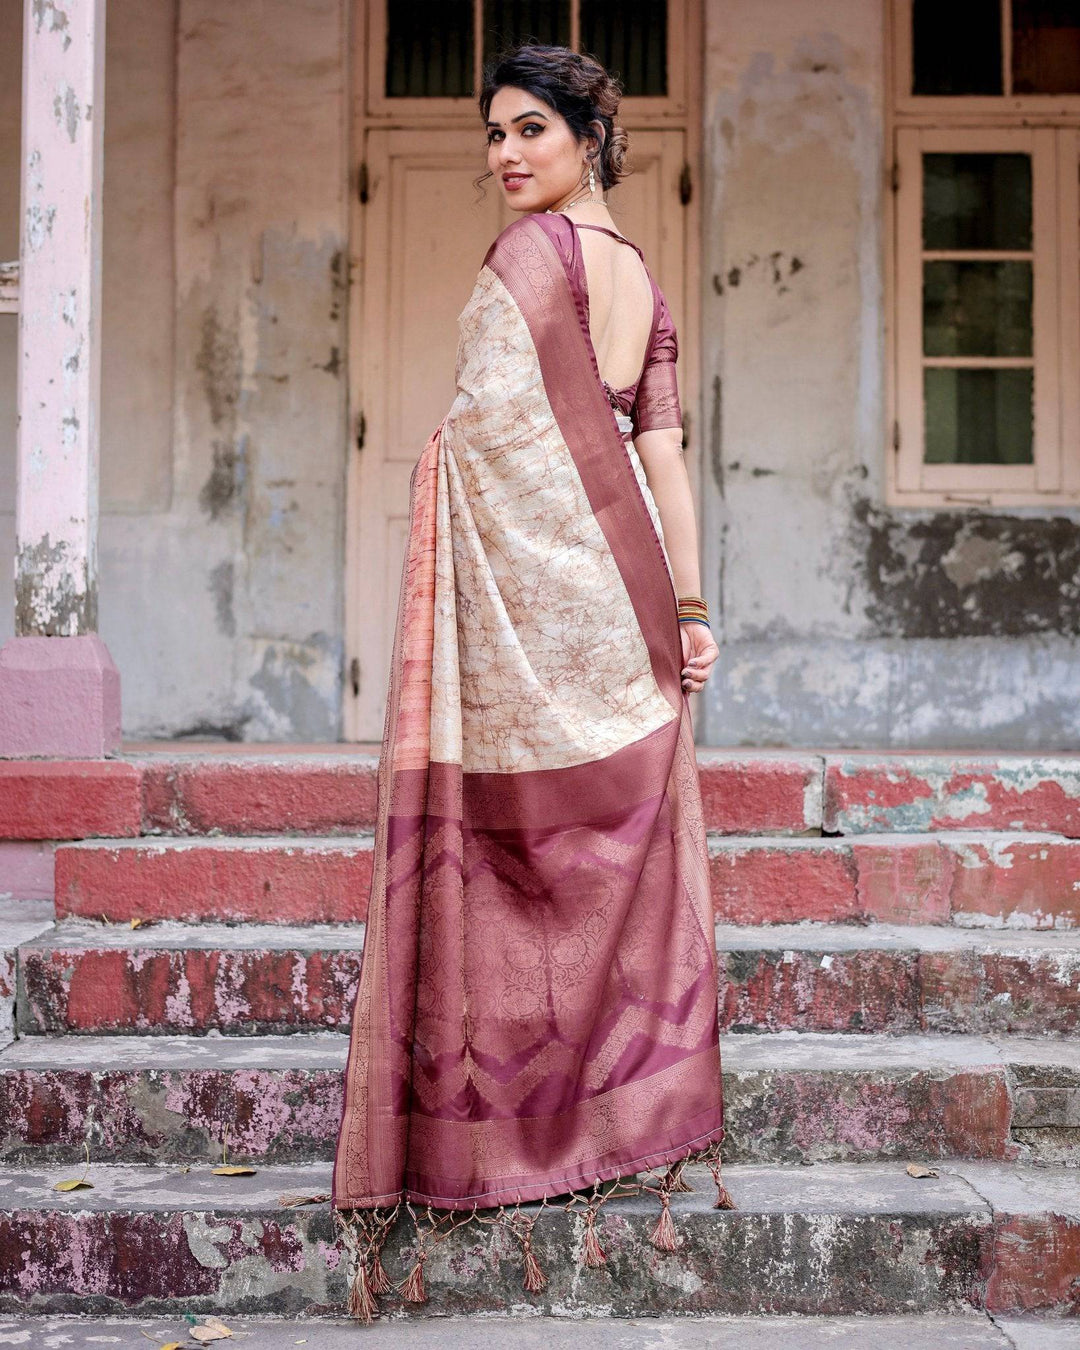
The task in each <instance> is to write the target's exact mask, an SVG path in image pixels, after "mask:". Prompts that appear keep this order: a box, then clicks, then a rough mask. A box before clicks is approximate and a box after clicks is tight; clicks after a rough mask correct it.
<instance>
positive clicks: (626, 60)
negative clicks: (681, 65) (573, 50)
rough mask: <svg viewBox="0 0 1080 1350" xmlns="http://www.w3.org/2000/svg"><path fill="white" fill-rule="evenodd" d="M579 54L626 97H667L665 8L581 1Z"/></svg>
mask: <svg viewBox="0 0 1080 1350" xmlns="http://www.w3.org/2000/svg"><path fill="white" fill-rule="evenodd" d="M581 50H582V51H583V52H588V53H589V55H590V56H595V57H596V59H597V60H598V61H600V62H601V63H602V64H603V65H604V66H605V67H606V68H607V69H608V70H609V71H611V73H612V74H613V75H614V76H616V78H617V79H618V80H620V81H621V83H622V86H623V90H624V92H625V93H626V94H628V95H634V96H636V97H637V96H654V97H662V96H663V95H665V94H666V93H667V5H666V4H665V3H656V0H581Z"/></svg>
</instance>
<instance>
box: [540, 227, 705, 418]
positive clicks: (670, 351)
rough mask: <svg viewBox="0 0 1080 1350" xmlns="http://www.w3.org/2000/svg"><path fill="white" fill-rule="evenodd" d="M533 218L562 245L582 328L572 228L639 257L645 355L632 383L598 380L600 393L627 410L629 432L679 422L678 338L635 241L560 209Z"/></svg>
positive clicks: (583, 306)
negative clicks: (644, 287) (646, 309)
mask: <svg viewBox="0 0 1080 1350" xmlns="http://www.w3.org/2000/svg"><path fill="white" fill-rule="evenodd" d="M538 219H540V220H542V221H543V222H544V223H545V224H549V222H550V223H551V226H553V228H550V233H551V234H552V235H553V237H554V239H555V241H556V242H557V243H558V244H559V245H560V246H561V248H562V250H563V257H564V261H565V262H566V265H567V272H568V275H569V277H570V285H571V288H572V289H573V290H574V291H575V299H576V300H577V301H578V308H579V310H580V311H581V312H583V313H584V317H585V327H586V332H588V320H589V284H588V280H587V278H586V275H585V264H584V261H583V259H582V256H581V241H580V240H579V239H578V235H577V231H578V230H579V229H580V230H600V231H602V232H603V233H604V234H608V235H610V236H611V237H612V239H618V240H619V241H620V242H621V243H624V244H629V246H630V247H631V248H632V249H634V250H635V251H636V253H637V255H638V257H639V258H640V259H641V261H642V264H643V265H644V267H645V271H646V274H647V275H648V278H649V283H650V285H651V286H652V290H653V325H652V331H651V332H650V334H649V341H648V345H647V346H646V348H645V359H644V361H643V363H642V367H641V373H640V374H639V375H638V377H637V379H636V380H635V381H634V383H633V384H628V385H625V386H624V387H623V388H621V389H612V387H611V385H609V384H608V382H607V380H602V381H601V382H602V383H603V386H604V392H605V393H606V394H607V396H608V402H609V403H610V404H611V406H612V407H613V408H614V409H615V410H616V411H617V412H621V413H626V414H629V416H630V418H631V421H632V423H633V428H632V434H633V435H634V436H637V435H639V434H640V433H641V432H643V431H659V430H661V429H662V428H664V427H679V426H682V408H681V406H680V403H679V386H678V381H677V379H676V375H675V361H676V358H677V357H678V355H679V338H678V334H677V333H676V331H675V324H674V323H673V322H672V318H671V314H670V312H669V311H668V307H667V300H666V299H665V298H664V293H663V291H662V290H661V289H660V287H659V286H658V285H657V284H656V281H655V279H654V277H653V274H652V272H650V271H649V264H648V263H647V262H645V255H644V254H643V253H642V251H641V249H640V248H638V246H637V244H634V243H631V241H630V240H629V239H625V238H623V236H622V235H621V234H616V233H615V231H614V230H610V229H608V227H607V226H606V225H585V224H583V223H582V222H581V221H579V220H572V219H571V217H570V216H568V215H565V214H564V213H563V212H561V211H553V212H550V213H544V214H540V215H539V216H538ZM561 220H565V221H568V222H569V228H565V227H564V228H559V227H558V226H554V222H555V221H561Z"/></svg>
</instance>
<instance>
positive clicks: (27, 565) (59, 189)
mask: <svg viewBox="0 0 1080 1350" xmlns="http://www.w3.org/2000/svg"><path fill="white" fill-rule="evenodd" d="M24 3H25V11H26V12H25V22H24V26H23V44H24V45H23V96H22V98H23V105H22V215H21V221H22V224H21V230H20V241H19V262H20V266H19V366H18V406H19V425H18V436H17V451H16V454H17V480H16V482H17V487H16V497H15V543H16V558H15V633H16V636H15V637H14V638H13V639H12V641H10V642H9V643H7V644H6V645H5V646H4V647H3V648H2V649H0V756H7V757H11V756H23V755H53V756H56V755H61V756H85V757H96V756H101V755H104V754H108V753H109V752H110V751H114V750H116V749H117V748H118V747H119V743H120V676H119V673H118V671H117V669H116V666H115V665H114V664H113V662H112V659H111V658H110V656H109V653H108V651H107V650H106V648H105V645H104V643H103V642H102V641H101V638H100V637H99V636H98V635H97V631H96V630H97V524H98V415H99V407H100V384H101V343H100V335H101V183H102V156H103V152H104V140H103V135H102V132H103V129H104V109H105V98H104V95H105V0H24Z"/></svg>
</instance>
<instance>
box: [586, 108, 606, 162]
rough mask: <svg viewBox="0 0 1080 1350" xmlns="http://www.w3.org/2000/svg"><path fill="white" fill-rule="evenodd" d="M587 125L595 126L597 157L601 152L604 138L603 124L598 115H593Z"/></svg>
mask: <svg viewBox="0 0 1080 1350" xmlns="http://www.w3.org/2000/svg"><path fill="white" fill-rule="evenodd" d="M589 126H591V127H596V158H597V159H599V158H600V156H601V154H602V153H603V149H604V140H605V138H606V132H605V131H604V124H603V122H601V121H600V119H599V117H594V118H593V120H592V121H591V122H590V123H589Z"/></svg>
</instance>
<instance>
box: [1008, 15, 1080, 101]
mask: <svg viewBox="0 0 1080 1350" xmlns="http://www.w3.org/2000/svg"><path fill="white" fill-rule="evenodd" d="M1012 27H1013V53H1012V61H1013V93H1014V94H1075V93H1077V92H1080V5H1078V4H1077V3H1076V0H1012Z"/></svg>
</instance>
